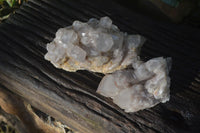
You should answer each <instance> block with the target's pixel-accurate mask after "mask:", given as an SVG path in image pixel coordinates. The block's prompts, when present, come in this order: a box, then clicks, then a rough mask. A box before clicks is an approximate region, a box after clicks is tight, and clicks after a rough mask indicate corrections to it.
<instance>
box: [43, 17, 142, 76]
mask: <svg viewBox="0 0 200 133" xmlns="http://www.w3.org/2000/svg"><path fill="white" fill-rule="evenodd" d="M144 41H145V39H144V37H142V36H140V35H128V34H127V33H123V32H121V31H120V30H119V29H118V27H117V26H116V25H114V24H112V20H111V19H110V18H108V17H102V18H101V19H100V20H97V19H95V18H92V19H90V20H89V21H88V22H87V23H83V22H80V21H74V22H73V24H72V26H69V27H66V28H61V29H59V30H58V31H57V32H56V37H55V39H54V40H53V41H52V42H51V43H49V44H47V50H48V53H47V54H46V55H45V59H47V60H49V61H51V63H53V64H54V66H56V67H57V68H62V69H64V70H67V71H71V72H74V71H77V70H90V71H93V72H100V73H104V74H105V73H111V72H114V71H116V70H120V69H123V68H126V67H127V66H128V65H130V64H131V63H132V61H133V60H134V59H135V58H137V56H138V53H139V50H140V47H141V46H142V44H143V43H144Z"/></svg>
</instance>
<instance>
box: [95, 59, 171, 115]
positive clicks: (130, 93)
mask: <svg viewBox="0 0 200 133" xmlns="http://www.w3.org/2000/svg"><path fill="white" fill-rule="evenodd" d="M169 60H171V59H170V58H167V59H164V58H162V57H159V58H154V59H151V60H149V61H147V62H145V63H144V62H141V61H138V62H134V63H133V69H128V70H125V69H124V70H119V71H116V72H114V73H112V74H108V75H106V76H105V77H104V78H103V79H102V81H101V83H100V85H99V87H98V89H97V92H98V93H100V94H101V95H104V96H106V97H111V98H112V99H113V102H114V103H116V104H117V105H118V106H119V107H121V108H122V109H125V111H126V112H136V111H138V110H142V109H145V108H150V107H153V106H155V105H156V104H158V103H159V102H162V103H164V102H166V101H168V100H169V85H170V78H169V76H168V72H169V66H170V64H169V63H168V62H169Z"/></svg>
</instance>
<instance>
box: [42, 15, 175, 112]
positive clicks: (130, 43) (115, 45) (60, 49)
mask: <svg viewBox="0 0 200 133" xmlns="http://www.w3.org/2000/svg"><path fill="white" fill-rule="evenodd" d="M144 41H145V39H144V37H142V36H140V35H128V34H127V33H123V32H121V31H120V30H119V29H118V27H117V26H116V25H114V24H112V20H111V19H110V18H108V17H102V18H101V19H100V20H97V19H94V18H92V19H90V20H89V21H88V22H86V23H84V22H80V21H74V22H73V24H72V26H68V27H65V28H61V29H59V30H58V31H57V32H56V37H55V39H54V40H53V41H52V42H50V43H49V44H47V50H48V53H47V54H46V55H45V59H46V60H49V61H51V63H52V64H53V65H54V66H55V67H57V68H62V69H64V70H66V71H71V72H75V71H77V70H89V71H93V72H100V73H104V74H107V73H111V74H107V75H106V76H105V77H104V78H103V79H102V81H101V83H100V85H99V87H98V89H97V92H98V93H100V94H102V95H104V96H106V97H111V98H112V99H113V101H114V103H116V104H117V105H118V106H119V107H121V108H122V109H125V112H136V111H138V110H142V109H145V108H150V107H153V106H155V105H156V104H158V103H160V102H162V103H164V102H166V101H168V100H169V91H170V90H169V86H170V78H169V76H168V73H169V69H170V68H169V67H170V63H169V62H170V61H171V58H166V59H164V58H162V57H159V58H154V59H151V60H149V61H147V62H142V61H140V58H139V56H138V54H139V52H140V48H141V46H142V45H143V43H144ZM131 65H132V68H130V67H131ZM127 66H129V67H127Z"/></svg>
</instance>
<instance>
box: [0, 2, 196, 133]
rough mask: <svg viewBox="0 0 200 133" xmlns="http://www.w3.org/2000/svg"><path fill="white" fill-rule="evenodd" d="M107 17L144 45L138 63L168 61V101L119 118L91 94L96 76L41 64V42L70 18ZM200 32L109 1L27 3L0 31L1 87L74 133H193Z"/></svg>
mask: <svg viewBox="0 0 200 133" xmlns="http://www.w3.org/2000/svg"><path fill="white" fill-rule="evenodd" d="M102 16H109V17H111V19H112V20H113V22H114V24H116V25H117V26H118V27H119V28H120V29H121V30H122V31H126V32H128V33H129V34H133V33H134V34H135V33H139V34H141V35H144V36H145V37H146V38H147V39H148V40H147V41H146V43H145V44H144V46H143V48H142V51H141V58H142V59H143V60H145V61H146V60H148V59H150V58H153V57H158V56H165V57H168V56H169V57H172V60H173V65H172V70H171V72H170V76H171V81H172V85H171V99H170V101H169V102H167V103H165V104H159V105H157V106H156V107H154V108H151V109H146V110H143V111H139V112H136V113H125V112H124V111H123V110H121V109H120V108H119V107H117V106H116V105H115V104H113V103H112V101H111V99H109V98H105V97H103V96H101V95H99V94H97V93H96V92H95V91H96V88H97V86H98V84H99V82H100V80H101V78H102V75H101V74H96V73H92V72H88V71H78V72H75V73H70V72H66V71H64V70H60V69H57V68H55V67H53V65H52V64H51V63H50V62H48V61H46V60H45V59H44V55H45V53H46V52H47V51H46V48H45V47H46V43H48V42H50V41H52V40H53V38H54V36H55V32H56V31H57V29H58V28H60V27H65V26H68V25H71V24H72V22H73V21H74V20H80V21H87V20H88V19H89V18H92V17H95V18H100V17H102ZM199 43H200V30H199V29H197V28H195V27H192V26H189V25H187V24H179V25H177V24H172V23H169V22H163V21H156V20H153V19H151V18H149V17H147V16H143V15H140V14H137V13H135V12H133V11H131V10H129V9H126V8H125V7H123V6H121V5H119V4H118V3H116V2H114V1H108V0H107V1H106V0H105V1H104V0H103V1H100V0H97V1H95V2H94V1H92V0H88V1H84V0H76V1H73V0H67V1H66V0H56V1H55V0H54V1H53V0H29V1H28V3H26V4H24V5H23V6H22V7H21V8H20V9H19V10H18V11H17V12H16V13H15V14H14V15H12V16H11V17H10V18H9V19H8V20H7V21H5V22H4V23H2V24H1V25H0V84H1V85H2V86H4V87H3V88H4V89H9V90H10V91H12V92H14V93H16V94H18V95H20V96H21V97H23V98H24V99H25V100H26V101H28V102H29V103H31V105H33V106H34V107H35V108H37V109H39V110H41V111H43V112H45V113H47V114H49V115H51V116H53V117H54V118H56V119H57V120H60V121H62V122H63V123H64V124H66V125H68V126H69V127H71V128H72V129H74V130H75V131H79V132H86V133H90V132H91V133H92V132H95V133H96V132H99V133H106V132H108V133H129V132H130V133H134V132H136V133H137V132H141V133H150V132H152V133H191V132H194V133H195V132H199V131H200V125H199V123H200V109H199V107H198V106H199V105H200V54H199V51H200V48H199Z"/></svg>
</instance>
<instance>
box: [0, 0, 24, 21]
mask: <svg viewBox="0 0 200 133" xmlns="http://www.w3.org/2000/svg"><path fill="white" fill-rule="evenodd" d="M26 1H27V0H0V22H1V21H3V20H5V19H7V18H8V17H9V16H10V14H12V13H14V11H15V10H16V9H17V8H19V7H20V5H21V4H22V3H23V2H26Z"/></svg>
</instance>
